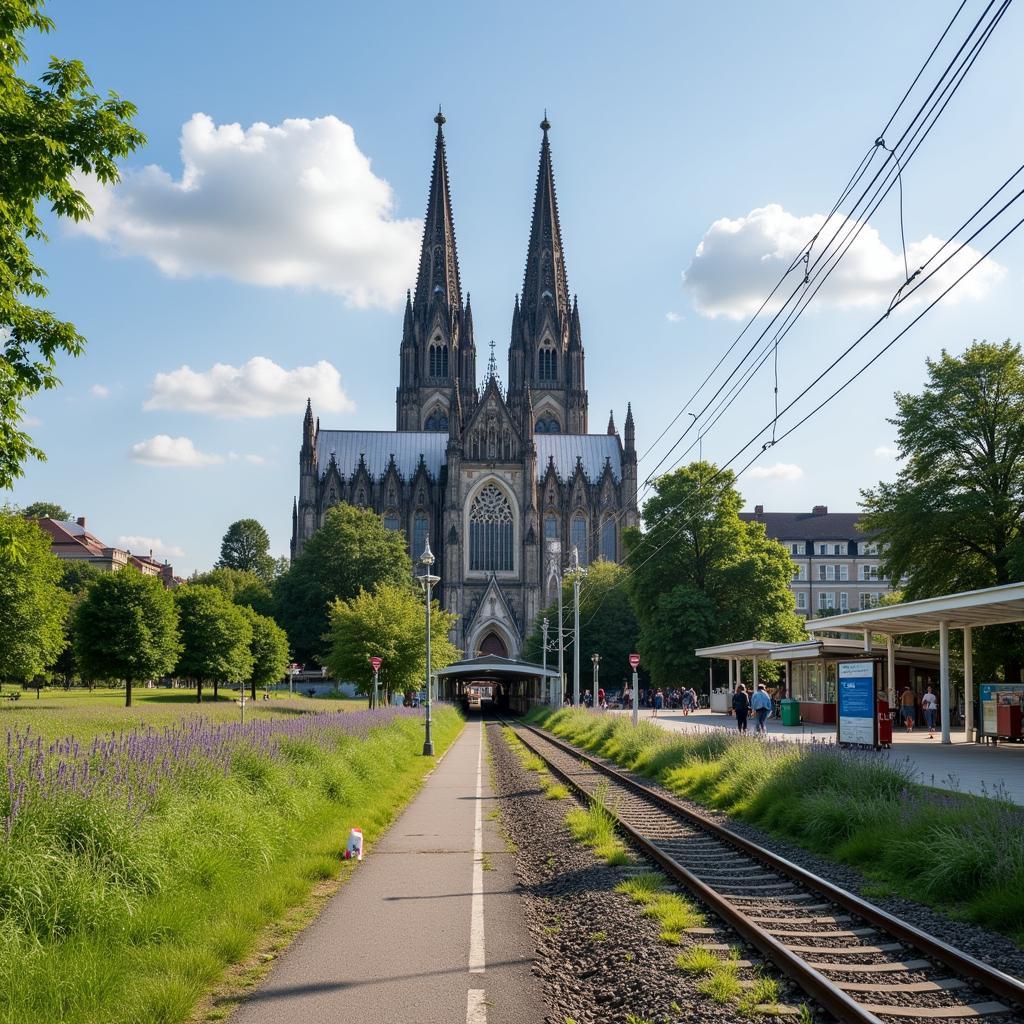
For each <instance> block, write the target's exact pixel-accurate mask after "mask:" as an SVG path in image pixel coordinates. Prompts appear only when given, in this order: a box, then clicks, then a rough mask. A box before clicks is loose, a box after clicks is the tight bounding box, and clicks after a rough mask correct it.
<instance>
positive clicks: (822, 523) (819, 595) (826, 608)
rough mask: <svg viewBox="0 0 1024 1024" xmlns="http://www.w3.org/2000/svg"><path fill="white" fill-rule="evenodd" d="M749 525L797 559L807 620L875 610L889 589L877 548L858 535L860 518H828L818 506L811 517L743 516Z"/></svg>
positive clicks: (796, 583)
mask: <svg viewBox="0 0 1024 1024" xmlns="http://www.w3.org/2000/svg"><path fill="white" fill-rule="evenodd" d="M740 518H741V519H744V520H746V521H748V522H750V521H755V522H759V523H764V526H765V531H766V532H767V534H768V536H769V537H771V538H772V539H773V540H777V541H779V543H780V544H782V545H783V546H784V547H785V549H786V550H787V551H788V552H789V555H790V557H791V558H792V559H793V566H794V570H793V582H792V583H791V584H790V588H791V589H792V591H793V595H794V597H795V598H796V610H797V611H798V612H799V613H800V614H801V615H804V616H806V617H808V618H815V617H820V616H822V615H827V614H830V613H832V612H846V611H851V610H854V609H859V608H871V607H873V606H874V605H877V604H878V603H879V601H881V599H882V597H883V595H885V594H887V593H888V592H889V591H890V590H891V589H892V587H891V585H890V581H889V579H888V578H887V577H886V576H884V575H883V574H882V570H881V557H880V552H879V545H878V543H877V541H875V540H873V539H872V538H871V537H870V536H869V535H868V534H866V533H865V532H864V531H863V530H858V529H857V520H858V518H859V513H857V512H829V510H828V506H827V505H815V506H814V508H813V509H811V511H810V512H765V510H764V506H763V505H755V506H754V511H753V512H741V513H740Z"/></svg>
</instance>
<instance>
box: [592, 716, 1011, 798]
mask: <svg viewBox="0 0 1024 1024" xmlns="http://www.w3.org/2000/svg"><path fill="white" fill-rule="evenodd" d="M610 713H611V714H630V712H629V711H613V712H610ZM640 717H641V718H642V719H650V720H654V721H657V724H658V725H660V726H661V727H662V728H663V729H672V730H682V731H687V730H697V731H700V730H703V729H726V730H732V731H735V729H736V720H735V719H734V718H732V717H731V716H729V715H722V714H715V713H712V712H710V711H700V712H697V713H695V714H690V715H684V714H683V712H682V711H660V712H659V713H658V717H657V719H654V712H653V711H651V710H650V709H648V708H641V710H640ZM894 725H895V723H894ZM767 726H768V735H769V736H770V737H771V738H772V739H776V740H778V739H782V740H787V741H789V742H792V743H829V742H834V741H835V736H836V727H835V725H814V724H807V725H801V726H784V725H782V723H781V722H780V721H779V720H778V719H776V718H770V719H769V720H768V723H767ZM750 732H751V735H753V726H751V728H750ZM952 740H953V742H952V743H951V744H949V745H946V746H943V745H942V744H940V742H939V740H938V733H936V738H935V739H929V738H928V731H927V730H926V729H922V728H921V727H920V726H918V727H917V728H915V729H914V731H913V732H912V733H909V734H908V733H906V732H905V731H903V730H902V729H900V728H894V731H893V744H892V747H891V748H890V749H889V750H883V751H880V752H879V757H885V758H893V759H897V760H906V761H909V762H910V764H911V765H912V766H913V768H914V770H915V771H916V772H917V781H918V782H921V783H923V784H924V785H926V786H936V787H937V788H939V789H948V790H959V791H960V792H963V793H974V794H976V795H979V796H993V795H997V794H1001V795H1005V796H1006V797H1007V798H1008V799H1010V800H1012V801H1013V802H1014V803H1018V804H1022V805H1024V744H1021V743H999V744H997V745H994V746H993V745H988V744H979V743H973V742H967V741H966V740H965V738H964V734H963V731H962V730H961V731H960V732H954V733H953V735H952Z"/></svg>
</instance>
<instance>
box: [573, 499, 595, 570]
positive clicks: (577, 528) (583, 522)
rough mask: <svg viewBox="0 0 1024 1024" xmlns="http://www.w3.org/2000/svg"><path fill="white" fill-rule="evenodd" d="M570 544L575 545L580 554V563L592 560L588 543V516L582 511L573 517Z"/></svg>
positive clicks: (583, 563) (584, 563)
mask: <svg viewBox="0 0 1024 1024" xmlns="http://www.w3.org/2000/svg"><path fill="white" fill-rule="evenodd" d="M569 545H570V547H575V548H576V550H577V551H578V552H579V555H580V565H587V564H588V562H589V561H590V549H589V545H588V544H587V517H586V516H585V515H584V514H583V513H582V512H577V513H576V515H574V516H573V517H572V523H571V525H570V528H569Z"/></svg>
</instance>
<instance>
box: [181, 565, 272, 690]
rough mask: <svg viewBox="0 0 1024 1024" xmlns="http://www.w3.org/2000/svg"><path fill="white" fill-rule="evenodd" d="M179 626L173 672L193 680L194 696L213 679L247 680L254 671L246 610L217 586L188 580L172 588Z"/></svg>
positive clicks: (229, 681) (215, 687)
mask: <svg viewBox="0 0 1024 1024" xmlns="http://www.w3.org/2000/svg"><path fill="white" fill-rule="evenodd" d="M174 602H175V604H176V605H177V606H178V615H179V619H180V627H181V655H180V657H179V658H178V665H177V668H176V670H175V671H176V674H177V675H180V676H185V677H186V678H188V679H192V680H195V683H196V700H197V701H201V700H202V699H203V684H204V683H208V682H212V683H213V684H214V686H213V694H214V697H215V698H216V696H217V690H218V685H219V684H220V682H221V681H224V682H228V683H240V682H247V681H248V680H249V678H250V676H251V675H252V671H253V658H252V650H251V645H252V626H251V625H250V621H249V619H248V617H247V616H246V614H245V612H244V611H243V610H242V609H241V608H239V607H237V606H236V605H234V604H232V603H231V602H230V601H229V600H228V599H227V598H226V597H225V596H224V595H223V594H222V593H221V592H220V591H219V590H217V588H216V587H204V586H202V585H201V584H196V583H187V584H185V585H184V586H182V587H179V588H178V589H177V590H176V591H175V592H174Z"/></svg>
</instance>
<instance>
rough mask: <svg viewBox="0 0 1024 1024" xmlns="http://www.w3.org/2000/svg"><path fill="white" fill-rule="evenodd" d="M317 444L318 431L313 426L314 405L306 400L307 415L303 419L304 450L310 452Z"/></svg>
mask: <svg viewBox="0 0 1024 1024" xmlns="http://www.w3.org/2000/svg"><path fill="white" fill-rule="evenodd" d="M315 444H316V430H315V428H314V426H313V403H312V401H311V400H310V399H308V398H307V399H306V415H305V416H303V417H302V450H303V451H306V452H310V451H312V450H313V447H314V445H315Z"/></svg>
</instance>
